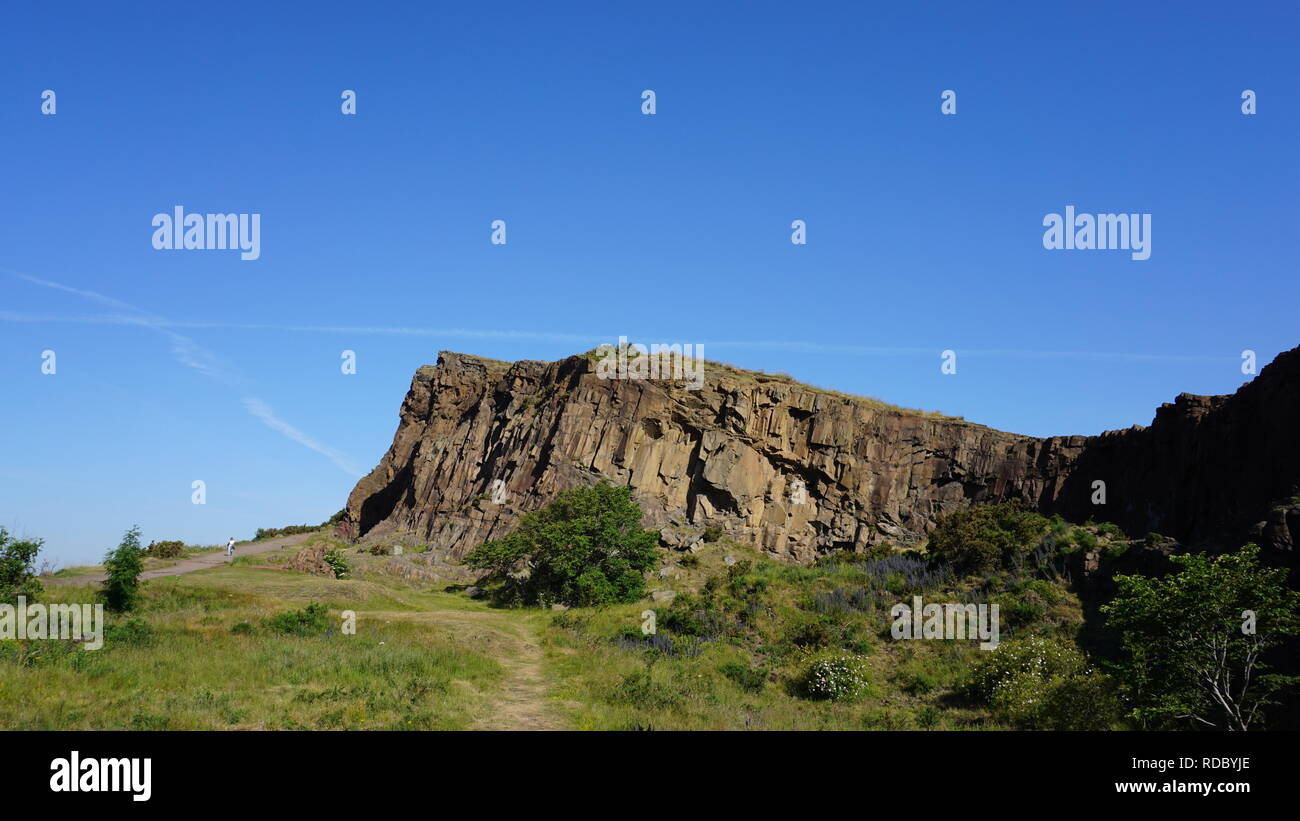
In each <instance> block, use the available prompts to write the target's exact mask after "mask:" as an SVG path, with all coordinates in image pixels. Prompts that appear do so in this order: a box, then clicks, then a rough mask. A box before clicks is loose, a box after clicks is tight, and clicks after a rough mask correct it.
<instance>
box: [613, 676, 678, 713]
mask: <svg viewBox="0 0 1300 821" xmlns="http://www.w3.org/2000/svg"><path fill="white" fill-rule="evenodd" d="M611 700H612V701H613V702H614V703H616V704H629V705H631V706H633V707H640V708H642V709H647V710H662V709H665V708H668V707H675V706H677V705H678V704H681V703H682V701H683V700H684V694H683V693H682V692H681V691H680V690H678V689H677V688H675V687H670V686H669V685H667V684H662V683H660V682H658V681H655V680H654V677H653V676H652V675H651V674H650V671H649V670H638V671H636V672H635V673H629V674H628V675H625V676H624V677H623V680H622V681H621V682H620V683H619V684H618V686H617V687H616V688H615V689H614V693H613V696H612V699H611Z"/></svg>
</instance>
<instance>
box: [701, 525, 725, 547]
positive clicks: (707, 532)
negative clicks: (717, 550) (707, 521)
mask: <svg viewBox="0 0 1300 821" xmlns="http://www.w3.org/2000/svg"><path fill="white" fill-rule="evenodd" d="M700 538H702V539H704V541H705V542H708V543H709V544H712V543H713V542H716V541H717V540H719V539H721V538H722V528H720V527H718V526H717V525H706V526H705V528H704V533H703V534H702V535H701V536H700Z"/></svg>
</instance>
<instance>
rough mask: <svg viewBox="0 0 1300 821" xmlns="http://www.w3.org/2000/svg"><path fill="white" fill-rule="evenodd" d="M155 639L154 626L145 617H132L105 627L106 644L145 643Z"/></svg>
mask: <svg viewBox="0 0 1300 821" xmlns="http://www.w3.org/2000/svg"><path fill="white" fill-rule="evenodd" d="M152 640H153V628H152V627H150V626H149V624H148V623H147V622H145V621H144V619H140V618H130V619H127V620H126V621H124V622H118V623H116V624H109V625H107V626H105V627H104V644H106V645H108V646H110V647H111V646H113V645H137V646H138V645H143V644H148V643H150V642H151V641H152Z"/></svg>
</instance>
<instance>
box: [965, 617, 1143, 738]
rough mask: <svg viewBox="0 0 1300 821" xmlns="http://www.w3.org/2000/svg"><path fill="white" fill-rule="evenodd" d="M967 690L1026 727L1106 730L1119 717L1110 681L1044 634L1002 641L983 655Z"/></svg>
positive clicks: (1081, 657)
mask: <svg viewBox="0 0 1300 821" xmlns="http://www.w3.org/2000/svg"><path fill="white" fill-rule="evenodd" d="M965 690H966V693H967V695H969V696H971V697H972V698H974V699H975V700H977V701H980V702H983V703H985V704H987V705H989V706H990V707H992V708H993V709H994V711H995V712H996V713H998V714H999V715H1000V716H1002V717H1003V718H1005V719H1006V720H1008V721H1010V722H1011V723H1012V724H1015V725H1016V726H1019V727H1024V728H1026V729H1041V730H1086V729H1105V728H1107V727H1109V726H1110V725H1111V724H1112V723H1113V722H1114V721H1115V720H1116V718H1117V715H1118V701H1117V700H1116V698H1115V695H1114V687H1113V685H1112V683H1111V682H1110V680H1109V679H1108V678H1107V677H1106V676H1104V675H1102V674H1101V673H1098V672H1096V671H1095V670H1092V669H1091V668H1089V667H1088V664H1087V660H1086V659H1085V658H1084V657H1083V654H1081V653H1080V652H1079V651H1078V650H1077V649H1076V648H1074V647H1073V646H1069V645H1066V644H1062V643H1060V642H1056V641H1052V640H1050V639H1047V638H1044V637H1041V636H1034V637H1031V638H1028V639H1024V640H1019V641H1014V640H1013V641H1007V642H1003V643H1002V644H1001V645H999V646H998V647H997V648H996V649H994V650H991V651H989V652H988V653H985V654H984V655H982V656H981V658H980V660H979V662H977V663H976V665H975V667H974V668H973V669H972V671H971V673H970V676H969V678H968V680H967V682H966V686H965Z"/></svg>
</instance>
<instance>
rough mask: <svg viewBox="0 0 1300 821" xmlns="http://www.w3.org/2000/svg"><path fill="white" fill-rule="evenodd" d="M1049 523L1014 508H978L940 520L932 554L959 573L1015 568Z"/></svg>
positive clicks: (1012, 506) (989, 506)
mask: <svg viewBox="0 0 1300 821" xmlns="http://www.w3.org/2000/svg"><path fill="white" fill-rule="evenodd" d="M1049 525H1050V523H1049V522H1048V520H1047V519H1045V518H1043V517H1042V516H1039V515H1038V514H1037V513H1033V512H1032V511H1027V510H1023V509H1021V508H1019V507H1017V506H1015V505H1013V504H1009V503H1007V504H998V505H977V506H975V507H970V508H966V509H965V510H958V511H955V512H953V513H949V514H947V515H944V516H940V517H939V519H938V520H937V521H936V522H935V527H934V531H933V532H932V533H931V534H930V544H929V548H930V552H931V553H932V554H933V555H935V556H938V557H939V558H940V559H942V560H944V561H946V562H948V563H949V564H951V565H952V566H953V567H954V568H956V569H957V570H960V571H967V572H971V573H987V572H989V571H992V570H998V569H1003V568H1013V567H1015V563H1016V562H1017V561H1018V560H1019V559H1021V558H1023V556H1024V555H1025V554H1026V553H1028V552H1029V551H1030V550H1031V549H1032V548H1033V547H1034V546H1035V545H1037V544H1038V541H1039V539H1040V538H1041V536H1042V535H1043V533H1044V532H1045V531H1046V530H1047V528H1048V527H1049Z"/></svg>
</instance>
